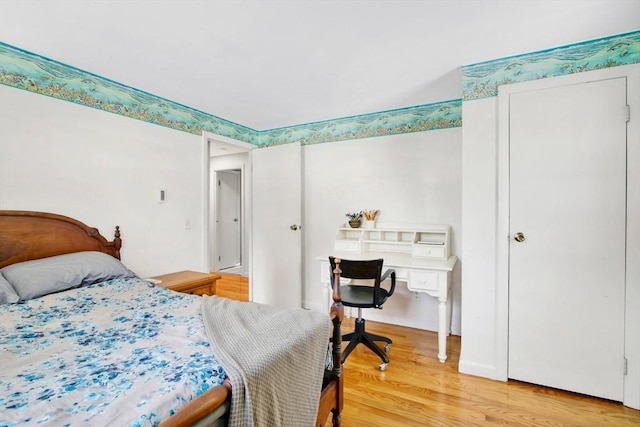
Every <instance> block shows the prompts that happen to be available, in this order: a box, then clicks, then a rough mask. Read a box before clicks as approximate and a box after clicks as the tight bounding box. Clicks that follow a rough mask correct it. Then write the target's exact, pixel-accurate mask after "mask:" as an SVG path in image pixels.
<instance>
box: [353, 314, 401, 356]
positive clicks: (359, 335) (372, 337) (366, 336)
mask: <svg viewBox="0 0 640 427" xmlns="http://www.w3.org/2000/svg"><path fill="white" fill-rule="evenodd" d="M364 324H365V320H364V319H363V318H361V317H359V318H357V319H356V322H355V325H356V329H355V331H353V332H350V333H348V334H345V335H343V336H342V341H343V342H344V341H349V345H347V348H346V349H345V350H344V352H343V353H342V363H344V361H345V360H347V357H348V356H349V354H350V353H351V352H352V351H353V349H354V348H355V347H356V346H357V345H358V344H360V343H362V344H364V345H366V346H367V347H369V349H370V350H371V351H373V352H374V353H375V354H377V355H378V356H380V358H381V359H382V362H383V363H385V364H386V363H389V356H387V353H386V352H385V351H384V350H383V349H381V348H380V347H378V345H377V344H376V343H375V342H376V341H382V342H385V343H387V344H386V346H385V348H387V347H388V345H389V344H391V343H392V341H391V340H390V339H389V338H387V337H383V336H381V335H376V334H371V333H369V332H365V330H364Z"/></svg>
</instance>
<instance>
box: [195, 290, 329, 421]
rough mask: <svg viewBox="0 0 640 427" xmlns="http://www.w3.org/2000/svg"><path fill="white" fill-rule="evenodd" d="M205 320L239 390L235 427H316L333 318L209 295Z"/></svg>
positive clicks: (204, 306)
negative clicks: (331, 319)
mask: <svg viewBox="0 0 640 427" xmlns="http://www.w3.org/2000/svg"><path fill="white" fill-rule="evenodd" d="M202 318H203V320H204V325H205V328H206V331H207V336H208V338H209V342H210V343H211V347H212V350H213V354H215V356H216V357H217V358H218V360H219V361H220V363H221V364H222V366H223V367H224V369H225V371H226V372H227V375H228V376H229V379H230V380H231V384H232V387H233V391H232V393H231V413H230V417H229V426H230V427H236V426H243V427H244V426H269V427H271V426H296V427H303V426H313V425H315V421H316V415H317V411H318V403H319V400H320V393H321V388H322V377H323V374H324V363H325V357H326V352H327V344H328V341H329V332H330V329H331V322H330V320H329V315H328V314H324V313H320V312H318V311H313V310H303V309H286V308H279V307H274V306H270V305H265V304H257V303H246V302H238V301H233V300H229V299H226V298H219V297H216V296H212V297H207V296H204V297H203V300H202Z"/></svg>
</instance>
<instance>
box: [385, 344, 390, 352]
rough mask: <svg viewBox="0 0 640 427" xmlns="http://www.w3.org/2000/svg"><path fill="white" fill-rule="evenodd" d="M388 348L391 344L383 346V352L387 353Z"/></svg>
mask: <svg viewBox="0 0 640 427" xmlns="http://www.w3.org/2000/svg"><path fill="white" fill-rule="evenodd" d="M389 347H391V343H387V344H385V345H384V352H385V353H389Z"/></svg>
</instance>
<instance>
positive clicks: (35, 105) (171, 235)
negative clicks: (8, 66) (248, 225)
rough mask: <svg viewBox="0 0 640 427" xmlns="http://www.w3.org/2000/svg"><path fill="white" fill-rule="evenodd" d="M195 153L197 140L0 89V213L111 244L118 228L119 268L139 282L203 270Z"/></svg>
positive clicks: (199, 171) (200, 163) (199, 164)
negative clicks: (64, 225)
mask: <svg viewBox="0 0 640 427" xmlns="http://www.w3.org/2000/svg"><path fill="white" fill-rule="evenodd" d="M202 144H203V143H202V138H201V137H200V136H196V135H190V134H187V133H184V132H178V131H175V130H171V129H168V128H164V127H160V126H156V125H152V124H149V123H145V122H142V121H138V120H133V119H129V118H125V117H122V116H118V115H115V114H110V113H106V112H103V111H99V110H95V109H92V108H87V107H84V106H79V105H76V104H73V103H70V102H65V101H60V100H57V99H54V98H49V97H46V96H42V95H36V94H33V93H30V92H26V91H22V90H18V89H14V88H10V87H7V86H0V209H16V210H39V211H46V212H53V213H58V214H63V215H67V216H70V217H73V218H76V219H78V220H80V221H82V222H84V223H85V224H87V225H89V226H92V227H97V228H98V229H99V230H100V232H101V233H102V234H103V235H104V236H105V237H107V238H108V239H110V240H111V239H112V238H113V229H114V227H115V225H120V227H121V231H122V239H123V249H122V259H123V261H124V262H125V264H127V266H129V268H131V269H132V270H133V271H135V272H136V273H137V274H138V275H140V276H150V275H156V274H163V273H167V272H171V271H176V270H184V269H193V270H201V269H202V268H203V267H204V266H206V263H205V260H204V251H203V244H204V243H203V239H204V237H203V236H204V230H205V227H204V218H203V212H204V203H205V200H206V198H205V197H203V195H204V194H205V188H204V187H205V186H206V183H205V182H203V176H206V175H203V174H204V173H205V172H204V171H203V167H204V164H205V160H203V155H204V152H205V151H204V150H203V148H202ZM160 189H164V190H165V191H166V195H167V200H166V202H165V203H158V201H157V198H158V192H159V190H160ZM185 219H186V220H188V221H189V222H190V228H189V229H185V228H184V221H185Z"/></svg>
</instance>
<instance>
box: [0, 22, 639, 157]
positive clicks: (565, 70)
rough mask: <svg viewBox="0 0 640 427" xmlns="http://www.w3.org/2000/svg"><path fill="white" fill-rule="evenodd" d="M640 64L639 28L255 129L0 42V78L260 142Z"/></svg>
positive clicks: (339, 133)
mask: <svg viewBox="0 0 640 427" xmlns="http://www.w3.org/2000/svg"><path fill="white" fill-rule="evenodd" d="M634 63H640V30H637V31H632V32H629V33H624V34H618V35H614V36H609V37H603V38H599V39H594V40H589V41H585V42H582V43H576V44H572V45H567V46H561V47H557V48H553V49H547V50H544V51H540V52H533V53H527V54H522V55H517V56H512V57H508V58H502V59H497V60H491V61H486V62H481V63H477V64H470V65H464V66H463V67H462V94H463V96H462V99H453V100H449V101H443V102H438V103H433V104H425V105H418V106H412V107H406V108H399V109H394V110H388V111H381V112H375V113H369V114H361V115H356V116H350V117H342V118H337V119H331V120H325V121H320V122H313V123H307V124H301V125H294V126H287V127H282V128H276V129H267V130H262V131H260V130H255V129H252V128H250V127H247V126H243V125H239V124H237V123H234V122H231V121H229V120H225V119H222V118H220V117H217V116H214V115H212V114H209V113H205V112H202V111H199V110H196V109H193V108H190V107H187V106H185V105H182V104H179V103H176V102H173V101H169V100H167V99H164V98H161V97H158V96H156V95H152V94H150V93H147V92H144V91H141V90H138V89H135V88H132V87H129V86H126V85H123V84H121V83H118V82H115V81H112V80H109V79H107V78H104V77H101V76H98V75H95V74H92V73H89V72H86V71H83V70H80V69H78V68H75V67H72V66H69V65H66V64H62V63H60V62H57V61H55V60H52V59H49V58H46V57H43V56H40V55H37V54H34V53H31V52H27V51H25V50H22V49H20V48H17V47H13V46H11V45H8V44H5V43H2V42H0V84H2V85H6V86H11V87H14V88H18V89H22V90H26V91H30V92H34V93H38V94H41V95H46V96H50V97H53V98H56V99H61V100H65V101H69V102H73V103H76V104H80V105H84V106H87V107H91V108H96V109H99V110H103V111H107V112H110V113H114V114H119V115H122V116H125V117H130V118H133V119H137V120H142V121H145V122H148V123H152V124H155V125H160V126H165V127H168V128H171V129H175V130H179V131H182V132H187V133H191V134H195V135H200V134H201V132H202V131H203V130H206V131H208V132H212V133H215V134H218V135H223V136H226V137H229V138H233V139H236V140H240V141H244V142H247V143H250V144H253V145H256V146H259V147H266V146H271V145H280V144H287V143H291V142H295V141H300V142H301V144H302V145H312V144H319V143H326V142H334V141H344V140H352V139H361V138H372V137H378V136H388V135H398V134H404V133H412V132H424V131H430V130H437V129H447V128H456V127H461V126H462V102H463V101H470V100H474V99H481V98H487V97H493V96H497V94H498V86H500V85H503V84H509V83H517V82H523V81H527V80H536V79H542V78H545V77H554V76H560V75H565V74H571V73H577V72H583V71H591V70H595V69H599V68H608V67H616V66H620V65H627V64H634Z"/></svg>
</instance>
